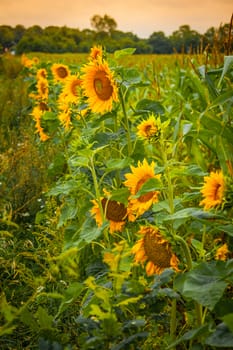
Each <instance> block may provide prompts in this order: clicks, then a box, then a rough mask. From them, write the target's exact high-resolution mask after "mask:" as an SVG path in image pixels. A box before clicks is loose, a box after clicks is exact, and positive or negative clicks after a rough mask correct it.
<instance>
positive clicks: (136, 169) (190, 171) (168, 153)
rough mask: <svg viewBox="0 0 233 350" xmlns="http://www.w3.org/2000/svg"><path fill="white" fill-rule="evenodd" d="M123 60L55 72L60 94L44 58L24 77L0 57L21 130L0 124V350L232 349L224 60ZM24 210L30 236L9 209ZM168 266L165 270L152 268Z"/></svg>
mask: <svg viewBox="0 0 233 350" xmlns="http://www.w3.org/2000/svg"><path fill="white" fill-rule="evenodd" d="M35 30H39V28H35ZM51 30H52V29H51ZM134 52H135V49H133V48H125V49H122V50H117V51H115V52H114V54H111V55H110V54H108V52H106V51H105V50H103V49H102V48H100V47H94V50H93V51H91V52H90V55H89V56H82V58H80V57H79V59H78V61H77V62H73V61H72V60H73V59H74V57H73V56H72V55H70V56H69V57H68V58H67V61H66V62H68V63H67V64H68V65H67V66H65V67H64V65H65V62H64V60H62V63H61V59H60V60H57V61H56V60H55V62H56V63H57V64H58V66H59V64H60V66H61V67H62V68H63V70H62V72H64V70H65V69H67V73H68V74H67V81H66V80H65V79H64V80H62V79H60V80H59V79H57V80H56V79H55V76H54V73H53V72H54V70H53V69H52V67H54V66H53V65H54V62H53V61H52V59H48V56H46V55H45V56H44V60H43V59H42V58H43V55H42V56H40V59H35V58H28V57H25V56H23V57H22V63H23V64H24V68H22V66H21V64H19V62H18V61H17V60H18V58H17V57H13V56H8V55H7V56H5V55H4V56H3V57H2V62H3V65H2V67H3V68H2V79H6V77H7V80H6V82H7V83H9V84H10V83H11V89H9V90H7V91H8V92H7V93H6V92H4V91H2V93H1V101H3V103H2V105H7V104H6V102H5V101H7V100H8V99H9V96H10V93H12V94H13V96H15V97H14V102H15V103H14V105H13V107H12V108H15V110H16V111H18V113H19V114H20V113H22V115H23V119H22V118H18V119H17V118H16V117H12V114H11V113H10V112H9V111H10V110H9V109H7V108H6V109H5V110H4V111H3V113H2V114H1V121H2V123H3V125H4V128H2V129H1V138H2V140H3V143H1V145H2V149H1V152H2V154H1V161H2V168H1V173H0V179H1V185H2V186H3V187H2V188H4V198H5V201H6V203H5V205H3V206H2V207H1V217H0V239H1V253H0V259H1V281H2V284H1V301H0V304H1V309H0V311H1V313H0V344H1V348H2V349H27V348H28V349H38V348H39V349H112V350H117V349H143V350H149V349H161V350H165V349H172V348H175V347H177V349H181V350H182V349H184V350H185V349H193V350H194V349H205V350H209V349H213V348H224V349H230V348H232V346H233V333H232V331H233V330H232V314H233V304H232V291H233V289H232V287H233V280H232V276H233V271H232V270H233V256H232V244H233V241H232V236H233V222H232V200H233V196H232V190H233V180H232V177H233V170H232V167H233V158H232V154H233V152H232V151H233V149H232V148H233V145H232V136H233V126H232V107H233V106H232V103H233V101H232V81H233V57H232V56H230V55H228V56H225V57H223V55H222V54H221V53H220V52H218V61H216V60H215V58H216V56H215V55H213V56H210V57H209V60H207V61H206V57H205V54H203V55H182V56H179V55H173V56H156V58H155V57H154V56H153V59H152V56H150V57H143V56H140V59H139V57H138V56H135V55H134ZM61 57H62V58H63V59H64V56H61ZM54 59H55V58H54ZM11 60H13V61H11ZM69 60H70V61H69ZM13 62H14V63H13ZM11 65H12V66H13V67H14V68H9V67H10V66H11ZM84 65H85V66H86V67H87V68H88V69H89V70H88V69H85V71H84V70H83V68H84ZM216 65H217V66H216ZM58 66H56V67H58ZM4 67H5V68H4ZM6 67H8V68H6ZM17 67H18V68H17ZM93 67H94V68H95V70H94V71H93ZM100 67H101V69H103V67H104V69H106V72H107V73H108V75H105V74H103V70H100V69H99V68H100ZM107 68H109V70H110V73H111V74H110V73H109V71H108V69H107ZM7 72H15V74H13V76H14V78H12V75H11V74H12V73H11V74H9V75H7ZM87 72H89V74H90V73H91V74H90V75H89V76H88V77H89V79H90V77H92V79H93V82H94V83H93V84H92V85H89V90H88V91H86V90H85V86H86V85H85V84H83V83H82V81H83V80H85V78H87V75H85V74H87ZM95 72H98V73H96V74H97V75H96V76H95ZM39 73H40V74H39ZM58 73H59V70H58V71H57V74H58ZM41 74H42V75H43V74H44V76H43V79H46V81H47V83H48V95H46V94H45V90H46V89H40V88H39V87H40V85H39V84H38V81H39V80H40V79H42V78H41ZM74 76H75V77H76V84H77V85H75V86H76V90H73V89H70V90H67V87H70V86H71V85H68V82H69V81H70V80H69V79H70V78H71V77H74ZM22 78H24V79H22ZM60 78H63V75H62V76H60ZM97 78H98V79H97ZM43 79H42V81H43V82H44V80H43ZM95 79H97V80H98V84H97V82H96V81H95ZM73 81H74V80H73ZM13 83H14V84H13ZM47 83H46V84H47ZM101 83H102V85H101ZM21 84H22V85H21ZM46 84H45V82H44V85H43V86H44V87H46V86H47V85H46ZM95 84H96V85H95ZM22 86H23V87H24V88H25V89H26V88H27V91H28V97H27V99H23V102H22V104H21V105H19V103H17V102H18V100H17V98H16V96H18V94H17V93H15V95H14V91H15V89H16V90H17V89H21V91H22ZM114 89H117V96H118V99H116V98H115V96H114V94H113V91H114V92H115V91H116V90H114ZM88 94H92V95H91V97H92V98H93V96H94V97H95V98H97V100H96V101H97V102H96V103H99V102H101V104H98V106H99V110H98V111H95V110H94V108H96V107H95V106H93V104H91V103H90V101H91V100H90V96H89V95H88ZM96 95H97V97H96ZM8 105H9V104H8ZM36 107H37V108H38V107H41V108H42V107H43V108H42V109H41V110H40V112H41V113H39V114H36V111H38V110H36V109H35V108H36ZM9 108H10V107H9ZM11 111H12V110H11ZM13 115H16V114H15V113H14V114H13ZM7 121H8V122H9V124H7ZM10 123H11V124H10ZM14 123H15V125H14ZM9 125H12V127H11V129H10V132H9V133H7V132H6V131H7V130H9V129H7V128H8V127H9ZM16 125H17V127H16ZM35 131H36V134H35ZM14 138H15V139H16V141H15V143H14V144H13V145H12V146H11V147H12V148H13V152H9V147H10V146H9V145H10V143H11V141H12V139H14ZM19 140H20V141H21V142H23V150H22V148H21V146H20V148H19V150H18V152H15V150H17V147H18V146H17V144H18V141H19ZM29 159H30V160H29ZM13 164H14V165H13ZM15 165H16V175H17V178H14V177H13V175H12V176H11V173H13V170H15ZM211 176H212V177H211ZM126 180H127V181H126ZM14 181H15V182H14ZM132 182H133V184H132ZM26 184H27V185H28V187H27V186H26ZM134 185H135V186H134ZM134 187H135V192H132V188H134ZM17 188H20V193H21V196H22V197H18V195H17V191H16V190H17ZM30 188H34V192H33V194H30V195H29V194H28V189H30ZM7 189H8V190H10V191H9V192H8V191H7ZM221 191H222V192H221ZM42 192H43V195H41V194H42ZM14 195H15V197H14ZM27 195H29V197H30V205H29V206H28V207H27V211H26V212H29V213H30V216H29V218H30V219H28V221H27V219H25V217H24V216H23V213H25V211H24V210H22V211H20V210H18V209H19V207H20V206H21V205H23V206H24V205H25V203H27V201H25V199H24V198H25V196H27ZM7 196H8V197H7ZM203 197H204V198H205V199H206V201H207V204H208V205H209V206H210V208H207V209H206V208H205V207H204V205H203V204H201V203H202V200H203ZM2 198H3V197H2ZM16 198H21V199H20V200H21V201H22V202H21V204H18V203H19V200H18V201H16V200H15V199H16ZM151 198H153V199H154V201H152V202H150V200H151ZM38 200H39V203H40V206H39V207H37V208H35V207H34V206H33V204H35V203H38ZM142 203H143V206H142ZM148 203H149V204H150V205H148V206H145V205H146V204H148ZM205 203H206V202H205ZM135 205H138V207H137V210H134V211H133V210H132V208H133V206H135ZM11 208H13V211H11ZM122 208H126V210H127V219H126V218H125V213H126V212H125V211H124V210H123V209H122ZM134 208H135V207H134ZM139 209H140V210H139ZM122 211H123V213H124V215H121V214H122ZM17 212H21V216H20V215H17V214H16V213H17ZM26 218H27V217H26ZM119 221H120V222H123V225H120V226H116V223H119ZM142 228H146V229H151V228H153V229H154V231H153V232H157V233H158V232H159V235H158V236H159V237H160V235H162V237H163V239H162V241H158V242H157V243H155V241H154V240H153V239H155V236H153V239H151V237H152V236H146V234H145V235H144V236H142V233H140V232H142ZM155 228H156V230H157V231H156V230H155ZM145 232H147V231H146V230H145ZM148 232H149V231H148ZM148 242H149V244H148ZM138 247H140V249H138ZM171 251H172V252H173V254H174V255H173V257H174V256H175V257H176V258H177V261H178V265H177V266H176V260H175V263H174V261H173V263H172V261H171V259H170V261H169V264H167V260H166V261H165V263H166V264H165V263H164V262H163V258H164V257H167V256H169V258H170V257H171V253H170V252H171ZM169 254H170V255H169ZM134 255H135V256H134ZM135 257H136V258H137V259H135ZM146 259H147V260H146ZM148 260H149V261H152V263H153V265H156V266H157V267H160V268H161V269H160V270H159V272H158V270H156V271H157V272H158V273H157V272H156V273H150V272H151V265H150V264H149V265H148ZM164 264H165V265H164Z"/></svg>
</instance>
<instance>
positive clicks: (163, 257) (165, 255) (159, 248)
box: [144, 232, 172, 268]
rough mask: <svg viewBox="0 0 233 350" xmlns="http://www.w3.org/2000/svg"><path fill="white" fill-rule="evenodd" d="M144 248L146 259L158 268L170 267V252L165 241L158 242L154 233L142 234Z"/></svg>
mask: <svg viewBox="0 0 233 350" xmlns="http://www.w3.org/2000/svg"><path fill="white" fill-rule="evenodd" d="M144 249H145V253H146V256H147V257H148V260H150V261H152V262H153V263H154V264H155V265H157V266H159V267H160V268H166V267H170V266H171V265H170V260H171V257H172V253H171V251H170V249H169V248H168V243H167V242H159V240H158V239H157V237H156V235H155V234H153V233H149V232H148V233H146V234H145V236H144Z"/></svg>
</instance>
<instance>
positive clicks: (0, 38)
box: [0, 25, 14, 50]
mask: <svg viewBox="0 0 233 350" xmlns="http://www.w3.org/2000/svg"><path fill="white" fill-rule="evenodd" d="M0 44H1V46H2V50H5V49H7V50H8V49H10V48H11V47H12V46H13V45H14V30H13V28H12V27H11V26H6V25H3V26H0Z"/></svg>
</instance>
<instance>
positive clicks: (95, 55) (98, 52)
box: [90, 45, 103, 61]
mask: <svg viewBox="0 0 233 350" xmlns="http://www.w3.org/2000/svg"><path fill="white" fill-rule="evenodd" d="M102 57H103V48H102V46H100V45H97V46H93V47H92V48H91V52H90V60H91V61H93V60H97V59H102Z"/></svg>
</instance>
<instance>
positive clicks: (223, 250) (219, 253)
mask: <svg viewBox="0 0 233 350" xmlns="http://www.w3.org/2000/svg"><path fill="white" fill-rule="evenodd" d="M229 253H230V252H229V250H228V246H227V244H226V243H225V244H223V245H222V246H221V247H219V248H218V249H217V250H216V253H215V259H216V260H223V261H225V260H226V259H227V255H228V254H229Z"/></svg>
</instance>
